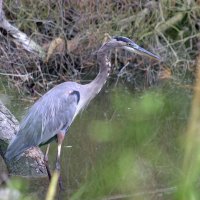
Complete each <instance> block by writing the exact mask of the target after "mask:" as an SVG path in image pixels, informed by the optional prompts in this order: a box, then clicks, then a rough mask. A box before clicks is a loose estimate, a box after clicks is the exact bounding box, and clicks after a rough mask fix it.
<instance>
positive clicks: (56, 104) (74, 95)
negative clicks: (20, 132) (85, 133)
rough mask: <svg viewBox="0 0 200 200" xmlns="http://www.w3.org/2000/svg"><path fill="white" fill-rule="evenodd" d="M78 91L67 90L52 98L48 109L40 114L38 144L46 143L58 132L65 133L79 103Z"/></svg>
mask: <svg viewBox="0 0 200 200" xmlns="http://www.w3.org/2000/svg"><path fill="white" fill-rule="evenodd" d="M79 99H80V93H79V92H78V91H75V90H73V91H67V92H65V94H63V95H61V96H60V97H59V98H56V101H55V99H53V101H52V102H51V105H47V107H48V108H49V109H47V111H46V112H45V114H44V113H43V115H42V134H41V136H40V142H39V144H43V143H46V142H47V141H48V140H49V139H51V138H52V137H54V136H55V135H56V134H58V133H59V132H63V133H65V132H66V130H67V129H68V128H69V126H70V125H71V123H72V121H73V119H74V115H75V112H76V109H77V105H78V103H79Z"/></svg>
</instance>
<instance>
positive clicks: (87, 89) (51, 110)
mask: <svg viewBox="0 0 200 200" xmlns="http://www.w3.org/2000/svg"><path fill="white" fill-rule="evenodd" d="M114 48H124V49H126V50H129V51H134V52H136V53H141V54H142V55H147V56H149V57H152V58H154V59H159V57H158V56H156V55H154V54H152V53H151V52H148V51H146V50H145V49H143V48H141V47H139V46H138V45H136V44H135V43H134V42H133V41H132V40H130V39H128V38H125V37H121V36H117V37H113V38H111V39H110V40H109V41H108V42H106V43H105V44H103V45H102V47H101V48H100V49H99V50H98V52H97V62H98V64H99V69H100V70H99V73H98V75H97V76H96V78H95V79H94V80H93V81H92V82H90V83H89V84H85V85H81V84H78V83H75V82H65V83H61V84H59V85H57V86H56V87H54V88H53V89H51V90H50V91H49V92H47V93H46V94H45V95H44V96H42V97H41V98H40V99H39V100H38V101H36V103H35V104H34V105H33V106H32V107H31V108H30V110H29V112H28V114H27V115H26V116H25V118H24V119H23V121H22V123H21V125H20V128H19V131H18V133H17V134H16V137H15V138H14V140H13V141H12V142H11V143H10V144H9V146H8V149H7V152H6V154H5V157H6V158H7V159H12V158H14V157H19V156H20V154H21V153H22V152H24V151H25V150H26V149H28V148H29V147H32V146H39V145H42V144H46V143H48V142H49V141H50V140H51V139H52V138H55V137H56V136H60V133H62V134H63V135H64V134H65V133H66V132H67V130H68V128H69V126H70V125H71V123H72V122H73V120H74V119H75V117H76V116H77V115H78V114H79V113H80V111H81V110H83V109H84V108H85V107H86V106H87V105H88V104H89V102H90V101H91V100H92V99H93V98H94V97H95V96H96V95H97V94H98V93H99V91H100V90H101V89H102V87H103V85H104V84H105V82H106V80H107V77H108V75H109V71H110V68H111V63H110V57H109V51H110V50H111V49H114ZM61 140H63V138H62V136H61ZM61 143H62V141H61V142H60V144H59V145H61ZM59 149H60V148H59ZM57 155H58V157H59V156H60V153H58V154H57ZM58 160H59V159H58Z"/></svg>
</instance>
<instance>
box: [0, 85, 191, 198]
mask: <svg viewBox="0 0 200 200" xmlns="http://www.w3.org/2000/svg"><path fill="white" fill-rule="evenodd" d="M0 98H1V100H3V102H4V103H6V106H7V107H9V109H10V110H11V112H12V113H13V114H14V115H15V116H16V117H17V118H18V120H20V119H21V118H22V116H23V115H24V113H25V112H26V109H27V108H28V107H29V105H31V104H32V103H31V102H30V101H27V100H26V98H25V97H20V96H19V95H16V94H14V93H12V92H9V90H8V91H6V93H5V90H1V93H0ZM190 99H191V95H190V91H185V89H182V88H178V87H177V88H174V86H173V87H171V86H170V84H169V85H167V86H159V87H158V86H157V87H155V88H152V89H148V90H145V91H140V92H136V91H135V90H134V89H132V88H127V87H126V86H125V85H119V86H116V87H114V86H113V85H110V86H108V85H107V86H106V87H105V88H104V89H103V91H102V92H101V93H100V94H99V95H98V96H97V97H96V98H95V99H94V100H93V101H92V102H91V103H90V105H89V107H88V108H87V109H86V110H85V111H84V112H83V113H82V114H81V115H79V116H78V117H77V119H76V120H75V122H74V123H73V125H72V126H71V128H70V130H69V134H68V135H67V137H66V138H65V142H64V145H63V149H62V178H63V184H64V187H65V190H64V191H62V192H59V194H58V195H59V197H60V198H61V199H70V198H72V199H97V198H98V197H105V196H108V197H112V196H114V195H127V196H124V197H127V198H124V199H128V198H130V197H131V198H132V197H134V195H135V194H138V192H141V197H142V199H143V197H148V196H149V195H150V194H149V193H148V191H152V194H151V195H152V198H150V196H151V195H150V196H149V199H165V197H166V196H167V198H170V195H173V194H171V193H170V192H168V193H167V192H166V193H165V192H163V193H159V191H158V189H163V188H164V189H166V191H167V190H168V189H169V191H170V188H173V187H174V186H176V182H177V181H178V179H179V176H180V173H181V172H180V169H181V163H182V159H183V155H182V146H181V145H182V140H183V138H184V131H185V128H186V122H187V118H188V113H189V105H190ZM22 108H23V109H22ZM43 150H44V148H43ZM49 155H50V158H49V160H50V166H51V169H52V170H53V168H54V165H55V158H56V143H53V144H52V145H51V149H50V154H49ZM0 166H1V163H0ZM18 180H20V181H22V180H23V181H22V182H24V185H26V189H25V194H26V195H28V196H29V194H32V195H33V197H37V198H39V199H43V198H44V196H45V191H46V189H47V187H48V181H47V180H24V179H22V178H20V177H18ZM28 183H29V184H28ZM154 191H155V192H154ZM156 191H157V192H156ZM172 193H173V191H172ZM160 194H162V195H163V198H161V197H160V196H159V195H160ZM128 195H130V196H128ZM131 195H133V196H131ZM37 198H36V199H37ZM131 198H130V199H131ZM100 199H101V198H100ZM122 199H123V198H122ZM146 199H148V198H146Z"/></svg>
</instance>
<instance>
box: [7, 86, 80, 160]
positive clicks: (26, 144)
mask: <svg viewBox="0 0 200 200" xmlns="http://www.w3.org/2000/svg"><path fill="white" fill-rule="evenodd" d="M71 84H72V82H67V83H62V84H60V85H58V86H56V87H54V88H53V89H52V90H50V91H49V92H47V93H46V94H45V95H44V96H42V97H41V98H40V99H39V100H38V101H36V103H35V104H34V105H33V106H32V107H31V109H30V110H29V111H28V114H27V115H26V117H25V118H24V120H23V121H22V123H21V125H20V128H19V131H18V133H17V135H16V138H15V139H14V140H13V141H12V142H11V144H10V145H9V148H8V151H7V153H6V157H8V158H10V159H12V158H13V157H15V156H17V155H19V154H21V153H22V152H24V151H25V150H26V149H28V148H30V147H32V146H39V145H42V144H44V143H47V142H48V141H49V140H50V139H51V138H53V137H55V136H56V134H57V133H58V132H60V131H62V132H64V133H65V132H66V130H67V128H68V127H69V126H70V125H71V123H72V120H73V118H74V114H75V112H76V109H77V105H78V102H79V98H80V97H79V96H78V94H77V93H76V92H74V91H77V90H78V89H79V87H80V85H79V84H75V85H74V84H73V87H71ZM33 116H34V118H33Z"/></svg>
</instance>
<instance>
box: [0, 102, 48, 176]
mask: <svg viewBox="0 0 200 200" xmlns="http://www.w3.org/2000/svg"><path fill="white" fill-rule="evenodd" d="M18 126H19V123H18V121H17V120H16V118H15V117H14V116H13V115H12V114H11V112H10V111H9V110H8V109H7V108H6V107H5V106H4V105H3V104H2V102H0V154H1V156H2V158H3V159H4V161H5V164H6V166H7V169H8V172H9V174H11V175H17V176H28V177H41V176H47V172H46V168H45V165H44V162H43V157H44V155H43V153H42V151H41V150H40V149H39V148H38V147H33V148H31V149H29V150H27V151H26V152H25V153H23V155H22V156H21V158H20V159H19V160H17V161H16V160H11V161H8V160H6V159H5V157H4V154H5V152H6V149H7V146H8V144H9V142H10V141H11V140H12V139H13V137H14V136H15V133H16V131H17V129H18Z"/></svg>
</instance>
